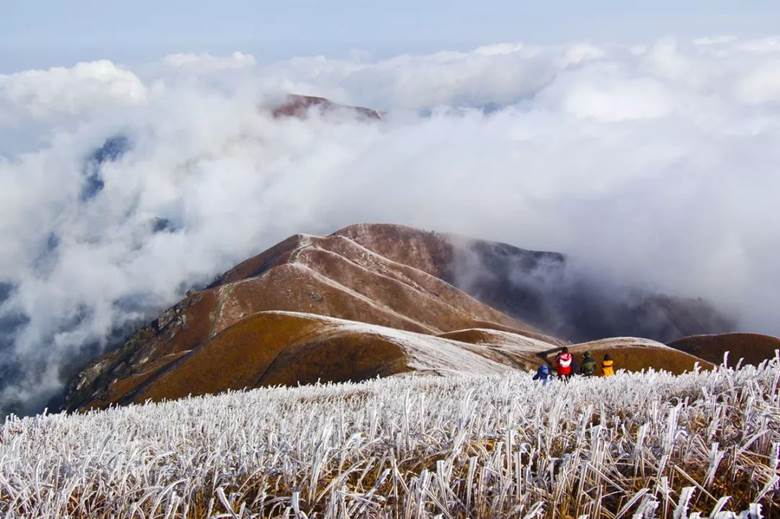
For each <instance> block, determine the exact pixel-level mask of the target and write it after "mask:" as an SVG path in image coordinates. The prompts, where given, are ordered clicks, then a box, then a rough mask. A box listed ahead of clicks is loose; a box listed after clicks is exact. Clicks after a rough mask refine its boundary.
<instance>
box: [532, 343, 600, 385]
mask: <svg viewBox="0 0 780 519" xmlns="http://www.w3.org/2000/svg"><path fill="white" fill-rule="evenodd" d="M575 374H579V375H582V376H585V377H592V376H594V375H595V374H596V360H595V359H594V358H593V355H591V353H590V352H589V351H586V352H585V353H584V354H583V355H582V366H577V363H576V362H575V361H574V355H572V354H571V353H570V352H569V348H567V347H565V346H564V347H563V348H561V351H560V352H558V355H556V356H555V375H557V376H558V378H560V379H561V380H563V381H568V380H569V379H570V378H571V377H572V376H573V375H575ZM601 374H602V375H603V376H605V377H611V376H612V375H614V374H615V362H614V361H613V360H612V359H611V358H610V356H609V354H605V355H604V359H603V360H602V361H601ZM553 376H554V375H553V373H552V371H551V370H550V366H548V365H547V363H544V364H542V365H541V366H539V369H538V370H536V375H534V380H539V381H541V382H542V384H546V383H547V382H549V381H550V380H551V379H552V378H553Z"/></svg>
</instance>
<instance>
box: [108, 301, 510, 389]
mask: <svg viewBox="0 0 780 519" xmlns="http://www.w3.org/2000/svg"><path fill="white" fill-rule="evenodd" d="M484 350H485V348H484V347H481V346H476V345H472V344H466V343H459V342H457V341H452V340H447V339H441V338H437V337H432V336H429V335H424V334H417V333H413V332H406V331H400V330H396V329H392V328H386V327H381V326H375V325H368V324H364V323H357V322H350V321H345V320H341V319H334V318H329V317H324V316H318V315H312V314H302V313H292V312H261V313H258V314H254V315H252V316H250V317H247V318H246V319H243V320H242V321H240V322H238V323H236V324H234V325H233V326H230V327H229V328H227V329H225V330H224V331H223V332H222V333H220V334H218V335H217V336H215V337H214V338H213V339H212V340H211V341H209V342H207V343H206V344H204V345H202V346H201V347H199V348H198V349H197V350H195V351H193V352H192V353H191V354H190V355H188V356H186V357H185V358H183V359H181V360H180V361H178V362H176V363H175V364H174V365H173V366H172V367H171V368H170V369H168V370H166V371H164V372H162V373H159V374H156V375H155V376H154V377H152V378H151V379H147V380H145V381H142V382H141V383H139V384H138V385H137V386H135V387H133V388H131V389H130V390H129V391H127V392H126V393H125V394H124V395H121V396H120V395H114V398H115V399H116V400H118V401H120V402H129V401H136V402H140V401H144V400H146V399H151V400H162V399H173V398H180V397H183V396H186V395H188V394H193V395H200V394H207V393H216V392H220V391H224V390H227V389H241V388H251V387H259V386H269V385H295V384H298V383H301V384H307V383H313V382H316V381H318V380H320V381H322V382H342V381H346V380H365V379H368V378H373V377H376V376H389V375H394V374H400V373H406V372H412V371H415V372H427V373H440V374H444V373H475V374H476V373H481V374H491V373H503V372H506V371H507V370H509V369H511V368H510V367H509V366H507V365H506V364H505V363H502V362H498V361H496V360H493V358H492V357H493V355H492V354H491V353H490V352H485V351H484ZM95 404H98V402H95Z"/></svg>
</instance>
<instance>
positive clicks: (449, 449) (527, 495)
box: [0, 358, 780, 519]
mask: <svg viewBox="0 0 780 519" xmlns="http://www.w3.org/2000/svg"><path fill="white" fill-rule="evenodd" d="M779 380H780V358H775V359H774V360H772V361H771V362H765V363H764V364H762V365H761V366H758V367H753V366H746V367H743V368H741V369H730V368H723V367H721V368H720V369H718V370H716V371H714V372H704V371H696V372H692V373H688V374H685V375H681V376H673V375H670V374H667V373H659V372H646V373H640V374H618V375H617V376H615V377H612V378H611V379H580V380H574V381H572V382H570V383H568V384H563V383H559V382H554V383H552V384H549V385H547V386H541V385H538V384H537V383H535V382H533V381H532V380H531V377H530V375H526V374H518V375H513V376H506V377H498V376H481V377H440V378H437V377H408V378H389V379H383V380H375V381H370V382H367V383H361V384H340V385H320V386H308V387H298V388H272V389H261V390H254V391H249V392H231V393H226V394H222V395H218V396H209V397H198V398H189V399H184V400H179V401H176V402H167V403H158V404H147V405H142V406H131V407H124V408H114V409H110V410H107V411H101V412H90V413H86V414H77V415H70V416H67V415H48V416H45V415H41V416H36V417H31V418H25V419H18V418H10V419H8V420H7V421H6V422H5V424H4V425H2V428H0V513H1V514H2V515H3V516H5V517H95V518H103V517H105V518H108V517H138V518H149V517H161V518H163V517H165V518H173V517H226V518H227V517H230V518H236V517H240V518H248V517H289V518H293V517H295V518H314V517H320V518H325V517H404V518H417V517H458V518H465V517H472V518H489V517H527V518H570V517H583V516H586V517H607V518H615V519H617V518H638V519H641V518H650V517H663V518H670V519H672V518H673V519H677V518H686V517H687V518H691V519H692V518H695V517H699V518H703V517H717V518H721V519H726V518H736V517H741V518H758V517H764V518H770V517H780V492H779V490H778V479H779V474H780V472H778V469H779V468H780V464H779V460H780V407H779V404H780V400H779V399H780V397H779V396H778V382H779Z"/></svg>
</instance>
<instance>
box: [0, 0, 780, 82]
mask: <svg viewBox="0 0 780 519" xmlns="http://www.w3.org/2000/svg"><path fill="white" fill-rule="evenodd" d="M779 25H780V4H779V3H778V2H776V1H774V0H746V1H736V0H685V1H680V0H654V1H647V0H641V1H637V2H625V1H621V0H592V1H588V2H582V1H563V0H548V1H545V2H527V1H493V2H473V1H469V0H450V1H443V0H433V1H419V0H418V1H411V0H396V1H394V2H383V3H382V5H381V6H377V2H366V1H360V0H347V1H344V0H335V1H331V2H322V1H317V0H306V1H301V0H287V1H284V2H267V1H266V2H258V1H254V0H223V1H220V2H216V1H198V2H193V1H191V0H167V1H165V2H160V1H156V0H138V1H134V2H106V1H100V0H68V1H67V2H59V1H57V2H55V1H41V0H4V2H3V5H2V15H1V16H0V73H2V72H12V71H15V70H22V69H28V68H45V67H50V66H55V65H66V64H73V63H76V62H78V61H88V60H94V59H101V58H109V59H112V60H113V61H118V62H122V63H127V64H137V63H141V62H145V61H149V60H151V59H154V58H156V57H159V56H162V55H166V54H171V53H176V52H208V53H211V54H225V53H228V52H233V51H236V50H241V51H243V52H248V53H251V54H252V55H254V56H255V57H256V58H257V59H258V60H259V61H260V62H267V61H272V60H279V59H285V58H289V57H292V56H301V55H326V56H346V55H348V54H349V53H351V52H354V51H360V52H364V53H368V54H369V55H372V56H376V57H386V56H390V55H397V54H402V53H407V52H409V53H424V52H433V51H437V50H442V49H451V50H465V49H468V48H473V47H477V46H480V45H485V44H489V43H496V42H502V41H525V42H529V43H553V42H555V43H560V42H565V41H572V40H581V39H598V40H600V41H609V40H615V41H622V42H628V41H641V40H646V39H652V38H658V37H662V36H677V37H697V36H705V35H706V36H712V35H722V34H736V35H740V36H759V35H763V34H767V33H772V32H773V31H775V30H776V27H777V26H779Z"/></svg>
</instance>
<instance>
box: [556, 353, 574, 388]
mask: <svg viewBox="0 0 780 519" xmlns="http://www.w3.org/2000/svg"><path fill="white" fill-rule="evenodd" d="M555 370H556V371H557V372H558V376H559V377H561V379H562V380H569V378H571V376H572V374H573V373H574V357H573V356H572V354H571V353H569V348H567V347H565V346H564V347H563V348H561V351H560V353H558V355H556V357H555Z"/></svg>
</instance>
